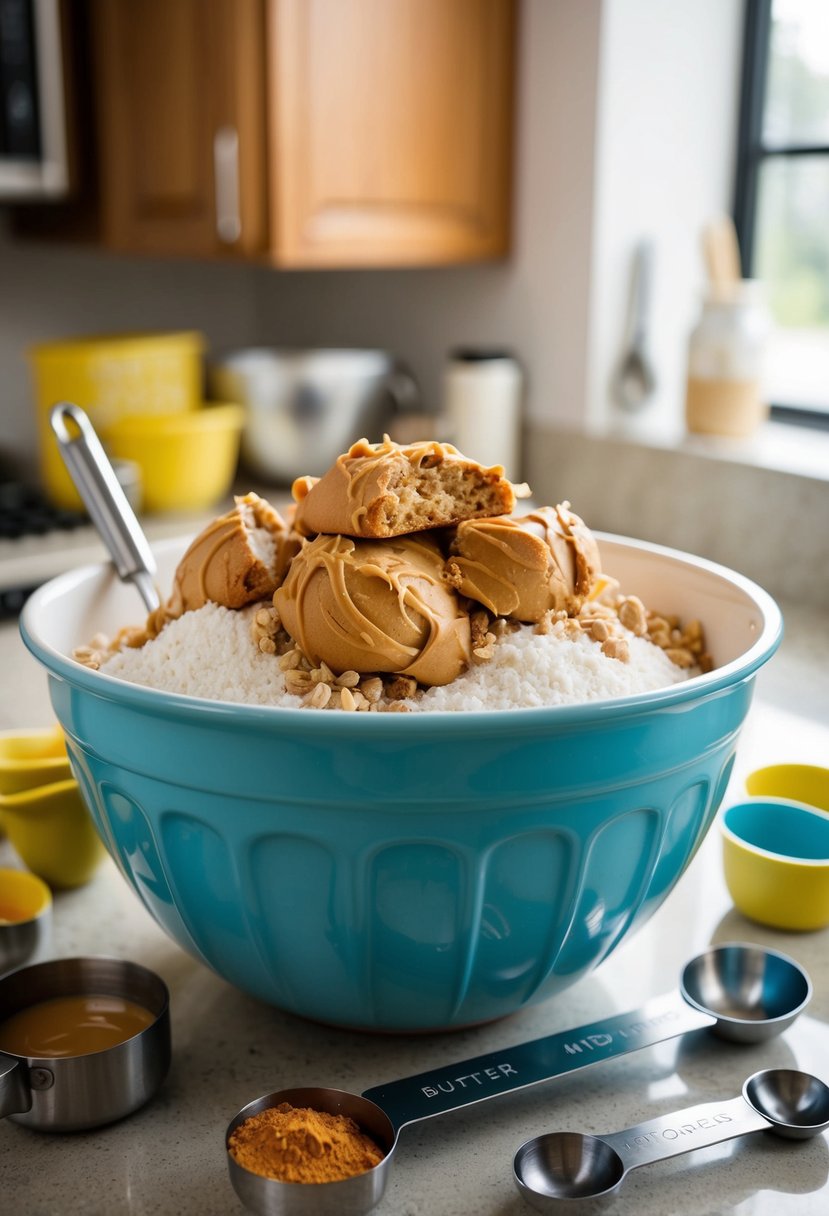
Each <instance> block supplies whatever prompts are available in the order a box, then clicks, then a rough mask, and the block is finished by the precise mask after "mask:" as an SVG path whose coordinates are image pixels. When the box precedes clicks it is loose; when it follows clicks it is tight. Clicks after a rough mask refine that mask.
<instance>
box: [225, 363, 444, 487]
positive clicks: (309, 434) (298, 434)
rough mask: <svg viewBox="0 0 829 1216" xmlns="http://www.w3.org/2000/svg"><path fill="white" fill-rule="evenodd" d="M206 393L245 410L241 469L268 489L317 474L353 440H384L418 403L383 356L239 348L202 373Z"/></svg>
mask: <svg viewBox="0 0 829 1216" xmlns="http://www.w3.org/2000/svg"><path fill="white" fill-rule="evenodd" d="M208 388H209V391H210V393H211V395H212V396H214V397H217V398H219V399H220V400H222V401H239V402H241V403H242V404H243V405H244V407H245V411H246V414H245V424H244V429H243V431H242V448H241V454H242V464H243V465H244V467H245V468H246V469H247V470H248V471H249V472H251V473H254V474H256V475H257V476H259V477H261V478H263V479H264V480H265V481H266V482H267V483H269V484H273V485H287V484H289V483H290V482H291V481H293V479H294V478H295V477H300V476H303V475H304V474H310V475H311V476H314V477H319V476H321V475H322V474H323V473H324V472H325V471H326V469H327V468H328V467H329V466H330V465H331V464H332V463H333V462H334V460H335V459H336V458H337V456H339V455H340V453H341V452H345V451H347V450H348V448H349V447H350V445H351V444H352V443H354V442H355V441H356V440H358V439H362V438H365V439H368V440H369V441H370V442H376V441H378V440H380V439H382V437H383V433H384V431H387V430H389V428H390V427H391V425H392V423H393V421H394V419H395V418H397V417H399V416H400V415H402V414H405V413H408V412H410V411H414V410H415V409H416V408H417V406H418V401H419V397H420V394H419V391H418V388H417V384H416V382H415V380H414V377H413V376H412V375H411V373H410V372H409V371H408V370H407V369H406V368H404V367H402V366H401V365H400V364H399V363H397V362H396V361H395V359H394V358H393V356H392V355H390V354H388V353H387V352H385V351H381V350H347V349H343V350H336V349H328V350H324V349H319V350H315V349H308V350H299V349H298V350H280V349H274V348H268V347H259V348H251V349H247V350H239V351H235V352H233V353H231V354H228V355H226V356H225V357H224V358H222V359H220V360H217V361H216V362H215V363H213V365H212V366H211V367H210V368H209V369H208Z"/></svg>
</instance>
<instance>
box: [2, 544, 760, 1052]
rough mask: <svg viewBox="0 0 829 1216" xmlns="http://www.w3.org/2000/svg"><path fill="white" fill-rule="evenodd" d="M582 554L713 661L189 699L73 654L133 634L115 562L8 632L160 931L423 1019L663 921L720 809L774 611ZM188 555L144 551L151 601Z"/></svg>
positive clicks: (214, 961) (245, 980)
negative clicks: (82, 646) (628, 684)
mask: <svg viewBox="0 0 829 1216" xmlns="http://www.w3.org/2000/svg"><path fill="white" fill-rule="evenodd" d="M599 539H600V545H601V549H602V557H603V565H604V569H605V570H606V571H607V572H609V573H611V574H613V575H615V576H616V577H617V578H618V579H620V580H621V583H622V586H623V587H624V589H625V590H626V591H628V592H629V593H635V594H638V595H639V596H640V597H641V598H642V599H643V600H644V602H645V603H646V604H648V605H649V606H651V607H654V608H657V609H659V610H660V611H662V612H666V613H670V612H677V613H680V614H681V615H682V616H683V618H686V619H689V618H691V617H699V619H700V620H701V621H702V622H703V624H704V626H705V629H706V635H707V641H708V645H709V648H710V650H711V651H712V653H713V655H714V657H715V660H716V661H717V664H718V666H717V668H716V670H715V671H712V672H710V673H708V674H706V675H701V676H697V677H696V678H694V679H691V680H689V681H687V682H684V683H681V684H678V685H673V686H671V687H670V688H666V689H664V690H661V691H657V692H650V693H644V694H639V695H636V696H632V697H627V698H624V699H617V700H609V701H602V702H594V703H592V704H582V705H576V706H559V707H554V708H549V709H532V710H513V711H511V712H491V713H447V712H442V713H426V714H346V713H341V712H330V711H325V710H310V709H302V710H287V709H279V708H257V707H246V706H241V705H235V704H229V703H226V702H209V701H200V700H197V699H194V698H190V697H185V696H173V695H169V694H167V693H163V692H159V691H157V690H154V689H148V688H142V687H138V686H135V685H131V684H128V683H125V682H123V681H120V680H116V679H113V678H111V677H108V676H106V675H102V674H101V673H100V672H96V671H91V670H88V669H87V668H84V667H81V666H80V665H78V664H77V663H75V662H74V661H73V660H72V659H71V658H70V657H68V656H69V655H71V652H72V648H73V646H75V645H78V644H79V643H82V642H85V641H88V640H89V638H91V637H92V636H93V635H94V634H95V633H97V632H98V631H100V630H103V631H105V632H107V631H110V632H114V630H115V629H116V628H117V627H118V626H120V625H122V624H124V623H125V622H129V621H135V620H136V619H140V609H139V604H138V600H137V598H136V596H135V592H134V590H133V589H132V588H129V587H125V586H123V585H122V584H121V583H120V582H119V581H118V580H117V578H116V577H115V575H114V572H113V571H112V568H111V566H109V565H102V566H97V567H87V568H84V569H80V570H76V571H72V572H70V573H68V574H64V575H61V576H60V577H59V578H57V579H54V580H53V581H52V582H50V583H48V584H47V585H46V586H44V587H42V588H41V589H40V590H39V591H37V592H36V593H35V595H34V596H32V597H31V598H30V599H29V601H28V603H27V604H26V607H25V609H24V611H23V615H22V618H21V630H22V634H23V638H24V640H25V642H26V645H27V646H28V647H29V649H30V650H31V651H32V653H33V654H34V655H35V656H36V658H37V659H39V660H40V662H41V663H42V664H43V665H44V666H45V668H46V669H47V671H48V673H49V686H50V693H51V697H52V703H53V705H54V709H55V712H56V714H57V717H58V719H59V721H60V723H61V725H62V726H63V728H64V731H65V733H66V739H67V747H68V751H69V755H70V758H71V763H72V768H73V771H74V773H75V775H76V776H77V778H78V781H79V783H80V786H81V788H82V790H83V792H84V795H85V798H86V800H87V802H88V805H89V808H90V811H91V813H92V816H93V818H94V820H95V823H96V824H97V827H98V830H99V832H100V834H101V836H102V838H103V840H104V842H105V844H106V846H107V848H108V850H109V852H110V853H111V855H112V857H113V858H114V859H115V861H116V863H117V865H118V866H119V867H120V869H121V872H122V873H123V875H124V877H125V878H126V879H127V881H128V882H129V883H130V884H131V886H132V887H133V888H134V890H135V892H136V893H137V895H138V897H139V899H140V900H141V902H142V903H143V904H144V906H145V907H146V908H147V909H148V911H149V912H150V913H151V914H152V916H154V917H155V919H156V920H157V921H158V923H159V924H160V925H161V926H162V927H163V928H164V929H165V930H166V931H167V933H168V934H169V935H170V936H171V937H172V938H174V939H175V941H176V942H178V943H179V944H180V945H181V946H182V947H183V948H184V949H185V950H188V951H190V952H191V953H192V954H194V955H195V956H196V957H197V958H199V959H201V960H202V961H203V962H204V963H206V964H207V965H208V966H210V967H212V968H213V969H214V970H215V971H216V972H218V973H219V974H220V975H221V976H223V977H224V978H225V979H226V980H228V981H230V982H231V983H232V984H234V985H237V986H238V987H239V988H241V989H243V990H245V991H247V992H249V993H251V994H253V995H254V996H256V997H259V998H261V999H262V1000H263V1001H266V1002H269V1003H271V1004H274V1005H277V1006H280V1007H282V1008H283V1009H287V1010H291V1011H293V1012H294V1013H297V1014H301V1015H304V1016H306V1017H310V1018H314V1019H318V1020H320V1021H323V1022H328V1023H333V1024H336V1025H341V1026H349V1027H364V1028H373V1029H377V1030H384V1031H389V1030H396V1031H403V1030H442V1029H446V1028H449V1027H455V1026H462V1025H468V1024H471V1023H476V1022H481V1021H486V1020H488V1019H492V1018H497V1017H500V1016H502V1015H504V1014H508V1013H511V1012H513V1011H515V1010H517V1009H519V1008H520V1007H521V1006H523V1005H525V1004H527V1003H529V1002H534V1001H539V1000H543V999H544V998H546V997H549V996H551V995H552V994H554V993H556V992H558V991H560V990H561V989H563V988H565V987H567V986H568V985H570V984H572V983H573V982H574V981H576V980H577V979H578V978H579V977H580V976H582V975H584V974H585V973H586V972H589V971H590V970H591V969H593V968H594V967H596V966H597V965H598V964H599V963H601V961H602V959H604V958H605V957H606V956H607V955H608V954H609V953H610V951H611V950H613V949H614V947H615V946H617V945H618V943H619V942H620V941H621V940H622V938H623V937H625V935H626V934H629V933H630V932H631V931H632V930H633V929H634V928H635V927H636V926H638V925H641V924H642V923H643V922H644V921H645V920H646V919H647V918H648V917H649V916H650V915H651V914H652V913H653V912H654V911H655V909H656V908H658V907H659V905H660V904H661V903H662V901H663V900H664V899H665V897H666V896H667V895H668V893H669V892H670V890H671V888H672V887H673V886H674V884H675V883H676V881H677V879H678V878H679V876H680V875H681V874H682V872H683V871H684V869H685V867H686V866H687V865H688V863H689V862H690V860H691V858H692V857H693V856H694V853H695V851H696V849H697V847H698V845H699V844H700V841H701V840H702V838H703V836H704V835H705V833H706V831H707V829H708V827H709V826H710V824H711V822H712V820H713V818H714V815H715V812H716V811H717V808H718V806H719V803H720V801H721V798H722V795H723V792H724V790H725V787H726V784H727V782H728V778H729V774H730V772H731V767H732V763H733V759H734V752H735V747H736V743H737V736H738V733H739V730H740V727H741V725H742V722H743V720H744V718H745V715H746V713H747V711H748V709H749V705H750V702H751V696H752V691H753V685H754V677H755V674H756V672H757V670H758V668H760V667H761V666H762V664H764V663H765V662H766V661H767V660H768V659H769V658H770V657H771V655H772V654H773V652H774V650H775V649H776V647H777V645H778V643H779V640H780V636H781V618H780V613H779V611H778V609H777V607H776V605H775V604H774V602H773V600H771V599H770V597H769V596H768V595H767V594H766V593H765V592H764V591H762V590H761V589H760V588H759V587H757V586H755V585H754V584H753V583H751V582H749V581H748V580H747V579H745V578H743V577H741V576H740V575H738V574H734V573H732V572H731V571H728V570H725V569H723V568H722V567H719V566H715V565H713V564H712V563H709V562H706V561H702V560H700V559H697V558H693V557H689V556H686V555H684V554H681V553H676V552H674V551H672V550H668V549H664V548H659V547H657V546H653V545H647V544H644V543H640V542H636V541H630V540H624V539H621V538H615V537H607V536H606V537H600V538H599ZM182 551H183V545H182V544H170V543H167V544H166V545H164V546H160V547H159V550H158V558H159V569H160V583H161V585H162V586H166V585H169V582H170V580H171V578H172V571H173V569H174V567H175V564H176V561H177V560H178V557H179V556H180V554H181V552H182ZM205 662H209V655H205Z"/></svg>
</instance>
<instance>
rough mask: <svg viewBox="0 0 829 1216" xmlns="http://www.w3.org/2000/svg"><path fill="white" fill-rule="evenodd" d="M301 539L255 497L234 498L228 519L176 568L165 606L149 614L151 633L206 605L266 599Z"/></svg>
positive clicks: (234, 605) (207, 533)
mask: <svg viewBox="0 0 829 1216" xmlns="http://www.w3.org/2000/svg"><path fill="white" fill-rule="evenodd" d="M301 544H302V538H301V537H300V536H298V535H297V533H295V532H293V531H291V529H289V527H288V525H287V524H286V523H285V521H284V519H283V518H282V516H281V515H280V514H279V512H278V511H277V510H276V509H275V508H274V507H272V506H271V504H270V503H269V502H266V500H265V499H264V498H260V497H259V496H258V495H257V494H246V495H245V496H244V498H236V499H235V505H234V506H233V507H232V508H231V510H230V511H228V512H227V513H226V514H225V515H221V516H219V518H218V519H214V520H213V522H212V523H210V524H208V526H207V527H206V528H205V529H204V531H203V532H200V533H199V535H198V536H197V537H196V539H195V540H194V541H193V542H192V544H191V545H190V547H189V549H188V550H187V552H186V553H185V554H184V556H183V557H182V559H181V561H180V562H179V564H178V567H177V569H176V573H175V576H174V579H173V590H172V594H171V595H170V598H169V599H168V600H167V602H166V604H162V606H161V607H160V608H159V609H158V610H157V611H156V612H154V613H152V614H151V615H150V617H149V618H148V620H147V627H146V628H147V634H148V636H149V637H155V635H156V634H157V633H159V632H160V631H161V630H162V629H163V627H164V626H165V625H166V623H167V622H168V621H170V620H175V619H176V618H177V617H180V616H181V615H182V614H183V613H185V612H192V611H194V610H195V609H196V608H201V607H203V606H204V605H205V604H206V603H208V601H212V603H214V604H220V605H222V607H224V608H243V607H244V606H245V604H252V603H254V602H255V601H256V600H262V599H268V598H270V596H272V595H273V593H274V591H275V590H276V588H277V587H278V586H279V585H280V583H281V582H282V580H283V579H284V577H285V574H286V572H287V570H288V566H289V565H290V563H291V559H292V558H293V556H294V554H295V553H297V552H298V551H299V548H300V546H301Z"/></svg>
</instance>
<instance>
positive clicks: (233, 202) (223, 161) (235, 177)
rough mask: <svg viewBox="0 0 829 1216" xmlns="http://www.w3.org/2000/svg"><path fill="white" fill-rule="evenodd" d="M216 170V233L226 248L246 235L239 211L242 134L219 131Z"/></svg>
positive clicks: (232, 129)
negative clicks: (240, 144) (240, 136)
mask: <svg viewBox="0 0 829 1216" xmlns="http://www.w3.org/2000/svg"><path fill="white" fill-rule="evenodd" d="M213 168H214V174H215V190H216V232H217V234H218V237H219V240H220V241H222V243H223V244H225V245H233V244H235V242H236V241H238V240H239V237H240V236H241V235H242V218H241V215H240V210H239V132H238V131H237V130H236V128H235V127H229V126H228V127H219V129H218V131H217V132H216V134H215V136H214V139H213Z"/></svg>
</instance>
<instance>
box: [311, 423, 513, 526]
mask: <svg viewBox="0 0 829 1216" xmlns="http://www.w3.org/2000/svg"><path fill="white" fill-rule="evenodd" d="M517 490H518V491H519V492H521V491H523V492H524V493H525V494H527V493H529V491H528V490H527V489H526V487H517V488H516V487H514V486H513V485H512V484H511V482H509V481H508V480H507V478H506V477H505V476H504V470H503V468H502V467H501V466H500V465H494V466H493V467H492V468H485V467H484V466H483V465H480V464H478V462H477V461H475V460H469V459H467V457H466V456H462V455H461V453H460V452H459V451H458V450H457V448H454V447H452V445H451V444H449V443H438V442H437V441H430V442H424V443H412V444H407V445H400V444H397V443H393V442H392V440H391V439H389V437H388V436H386V437H385V439H384V440H383V442H382V443H368V441H367V440H365V439H361V440H360V441H359V442H358V443H355V444H354V445H353V446H352V447H351V448H350V449H349V451H348V452H346V453H345V454H344V455H342V456H339V457H337V460H336V462H335V463H334V464H333V465H332V466H331V468H330V469H329V470H328V472H327V473H326V474H325V475H324V476H323V477H321V478H320V479H319V480H314V479H313V478H310V477H300V478H298V479H297V480H296V481H295V482H294V485H293V495H294V498H295V499H296V501H297V504H298V505H297V512H296V528H297V530H298V531H299V532H302V533H304V534H305V535H306V536H313V535H315V534H317V533H326V534H329V535H331V534H339V535H343V536H355V537H370V538H373V539H374V538H377V539H379V538H384V537H391V536H405V535H407V534H409V533H411V532H422V531H425V530H426V529H427V528H442V527H446V526H447V525H450V524H456V523H459V522H460V521H461V520H464V519H475V518H478V517H479V516H489V515H506V514H508V513H509V512H510V511H512V510H513V508H514V506H515V499H516V491H517Z"/></svg>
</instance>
